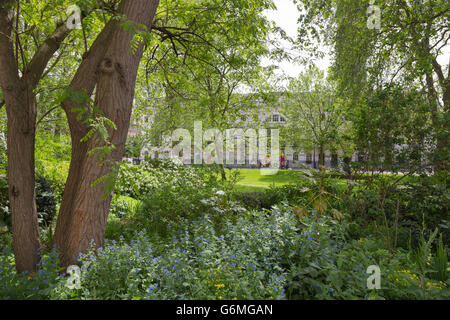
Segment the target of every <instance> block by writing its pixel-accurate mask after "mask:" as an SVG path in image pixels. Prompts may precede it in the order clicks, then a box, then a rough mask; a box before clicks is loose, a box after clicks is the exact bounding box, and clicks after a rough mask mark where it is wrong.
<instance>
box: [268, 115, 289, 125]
mask: <svg viewBox="0 0 450 320" xmlns="http://www.w3.org/2000/svg"><path fill="white" fill-rule="evenodd" d="M270 120H271V122H276V123H284V122H286V118H285V117H283V116H282V115H280V114H273V115H272V116H271V117H270Z"/></svg>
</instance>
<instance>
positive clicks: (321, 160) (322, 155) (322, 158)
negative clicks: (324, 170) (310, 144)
mask: <svg viewBox="0 0 450 320" xmlns="http://www.w3.org/2000/svg"><path fill="white" fill-rule="evenodd" d="M319 166H325V151H324V150H323V146H320V147H319Z"/></svg>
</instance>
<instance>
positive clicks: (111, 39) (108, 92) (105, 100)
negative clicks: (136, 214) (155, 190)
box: [54, 0, 159, 266]
mask: <svg viewBox="0 0 450 320" xmlns="http://www.w3.org/2000/svg"><path fill="white" fill-rule="evenodd" d="M158 4H159V0H152V1H149V0H123V1H122V2H121V5H120V8H119V11H120V12H121V13H123V14H124V15H126V16H127V17H128V19H129V20H131V21H134V22H136V23H139V24H144V25H146V26H147V28H148V29H150V27H151V25H152V21H153V18H154V16H155V13H156V9H157V7H158ZM107 29H109V30H107ZM105 30H107V31H105ZM105 30H104V31H105V32H102V33H101V34H100V35H99V38H98V39H97V40H98V41H96V42H97V43H94V44H93V47H92V48H91V51H90V53H89V54H88V56H87V57H86V59H85V61H84V62H83V64H82V65H81V66H80V70H79V72H77V75H76V76H75V78H74V81H73V83H72V84H73V87H75V88H77V89H78V91H80V90H81V89H86V91H87V92H88V93H89V92H92V90H93V85H95V84H96V88H97V90H96V98H95V104H96V106H97V107H98V108H99V109H100V110H102V112H103V116H104V117H107V118H109V119H110V120H111V121H113V122H114V123H115V124H116V126H117V130H115V131H113V130H110V132H109V133H110V142H111V143H112V144H113V145H115V147H116V149H115V150H114V151H113V152H111V153H110V154H109V155H108V156H107V157H106V159H104V160H105V161H104V162H103V163H104V165H103V166H102V164H101V163H100V162H99V161H98V160H97V155H96V154H92V155H89V154H88V153H89V151H90V150H92V149H93V148H96V147H101V145H102V144H104V142H102V141H99V140H97V138H98V136H97V135H95V136H94V137H92V138H91V139H90V140H89V141H88V142H87V143H82V142H80V139H81V138H82V137H83V135H84V133H85V132H86V130H87V128H83V127H82V125H81V124H80V123H79V122H78V121H77V120H76V119H75V118H74V116H73V114H72V115H71V114H70V109H71V108H70V103H68V105H67V106H66V107H65V110H66V113H67V115H68V119H69V125H70V129H71V133H72V160H71V164H70V170H69V176H68V179H67V182H66V187H65V190H64V195H63V200H62V204H61V209H60V213H59V216H58V221H57V225H56V230H55V236H54V239H55V242H56V244H57V245H58V246H59V247H60V251H61V262H62V264H63V266H68V265H71V264H74V263H76V258H77V256H78V255H79V253H82V252H85V251H86V249H88V247H89V243H90V241H91V240H93V241H94V242H95V246H96V247H97V248H98V247H102V246H103V243H104V234H105V228H106V222H107V217H108V213H109V209H110V204H111V196H107V197H106V199H104V197H103V196H104V195H105V183H104V182H102V183H100V184H97V185H96V186H92V184H93V183H94V182H95V181H96V180H97V179H99V178H101V177H103V176H106V175H108V174H111V173H112V172H113V171H112V167H113V166H114V162H115V161H119V160H121V158H122V155H123V152H124V149H125V142H126V138H127V134H128V128H129V124H130V117H131V111H132V104H133V98H134V90H135V84H136V76H137V70H138V67H139V62H140V59H141V57H142V53H143V44H141V45H140V46H139V49H138V50H137V51H136V52H135V53H134V54H133V53H131V52H130V47H131V40H132V38H133V36H132V35H130V34H129V32H127V31H125V30H124V29H123V28H122V27H120V26H119V23H118V22H117V21H113V22H111V23H109V24H108V25H107V27H105ZM86 77H87V80H85V78H86Z"/></svg>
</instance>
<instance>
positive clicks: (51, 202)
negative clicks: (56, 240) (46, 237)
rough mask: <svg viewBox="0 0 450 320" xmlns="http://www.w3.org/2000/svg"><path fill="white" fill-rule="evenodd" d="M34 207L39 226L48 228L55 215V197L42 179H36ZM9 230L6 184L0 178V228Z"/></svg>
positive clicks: (0, 177) (48, 185)
mask: <svg viewBox="0 0 450 320" xmlns="http://www.w3.org/2000/svg"><path fill="white" fill-rule="evenodd" d="M35 187H36V207H37V213H38V220H39V225H40V226H48V225H50V223H51V222H52V220H53V218H54V217H55V215H56V197H55V195H54V193H53V190H52V188H51V186H50V183H49V182H48V181H47V180H46V179H45V178H44V177H38V178H37V179H36V186H35ZM4 226H6V227H7V228H8V229H9V228H11V214H10V209H9V195H8V183H7V181H6V178H5V177H2V176H0V227H4Z"/></svg>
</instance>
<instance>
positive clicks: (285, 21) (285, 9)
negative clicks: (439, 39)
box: [262, 0, 450, 77]
mask: <svg viewBox="0 0 450 320" xmlns="http://www.w3.org/2000/svg"><path fill="white" fill-rule="evenodd" d="M274 3H275V5H276V7H277V10H270V11H266V16H267V18H268V19H270V20H273V21H275V23H276V24H277V25H278V26H279V27H281V28H283V29H284V31H286V33H287V34H288V35H289V36H290V37H292V38H294V39H295V38H296V37H297V20H298V16H299V12H298V9H297V7H296V5H295V4H294V3H293V1H292V0H274ZM449 57H450V45H448V46H447V47H446V48H445V50H444V53H443V54H442V55H440V56H439V57H438V58H437V61H438V62H439V64H441V65H448V63H449ZM316 63H317V66H318V67H319V68H320V69H322V70H324V71H326V70H327V69H328V67H329V66H330V57H329V56H328V57H327V56H326V57H325V58H324V59H323V60H320V61H317V62H316ZM262 64H263V65H264V66H267V65H269V64H277V65H278V66H279V68H280V70H281V74H282V73H284V74H286V75H287V76H291V77H296V76H298V74H299V73H300V72H302V71H303V70H304V66H301V65H295V64H292V63H289V62H282V63H278V62H271V61H270V60H268V59H264V60H263V62H262Z"/></svg>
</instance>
